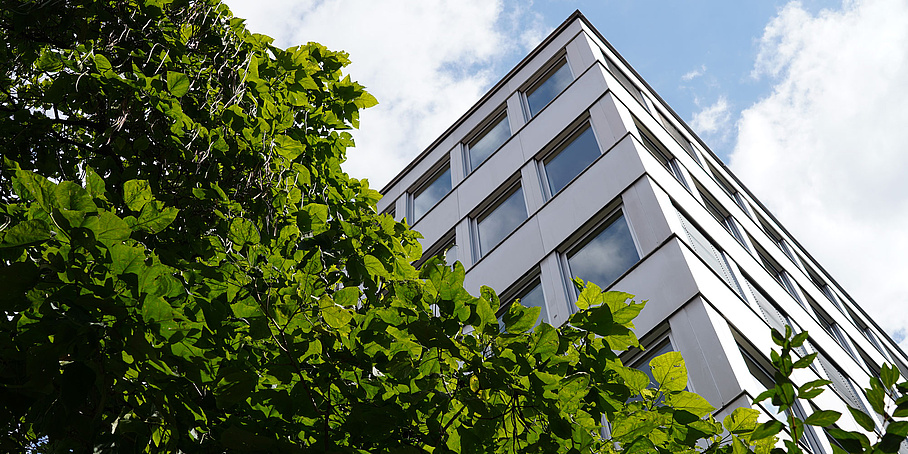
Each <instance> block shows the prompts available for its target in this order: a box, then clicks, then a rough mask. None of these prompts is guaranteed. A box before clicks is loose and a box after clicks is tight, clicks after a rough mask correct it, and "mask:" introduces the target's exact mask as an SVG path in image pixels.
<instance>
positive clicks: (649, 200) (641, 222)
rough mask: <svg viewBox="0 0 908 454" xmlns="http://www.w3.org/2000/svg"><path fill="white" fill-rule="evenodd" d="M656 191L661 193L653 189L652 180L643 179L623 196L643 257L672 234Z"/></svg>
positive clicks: (625, 210)
mask: <svg viewBox="0 0 908 454" xmlns="http://www.w3.org/2000/svg"><path fill="white" fill-rule="evenodd" d="M655 191H659V192H661V190H659V189H658V188H654V187H653V185H652V180H650V179H649V178H641V179H639V180H637V181H636V182H635V183H634V184H633V185H632V186H631V187H630V188H628V189H627V190H626V191H624V193H622V194H621V202H622V207H623V208H624V214H625V216H626V217H627V220H628V223H629V224H630V226H631V231H632V232H633V233H634V238H635V239H636V241H637V246H638V247H639V249H640V255H641V256H645V255H646V254H649V253H650V252H651V251H653V250H654V249H656V247H658V246H659V245H660V244H661V243H662V242H663V241H665V240H666V239H667V238H668V237H669V235H671V234H672V230H671V227H670V226H669V225H668V223H667V222H666V217H665V213H664V212H663V210H662V206H661V203H660V200H659V198H657V197H656V193H655Z"/></svg>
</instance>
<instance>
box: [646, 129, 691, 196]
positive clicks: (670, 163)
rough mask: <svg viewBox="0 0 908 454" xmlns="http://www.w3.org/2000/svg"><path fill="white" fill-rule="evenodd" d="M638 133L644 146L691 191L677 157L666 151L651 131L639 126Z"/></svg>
mask: <svg viewBox="0 0 908 454" xmlns="http://www.w3.org/2000/svg"><path fill="white" fill-rule="evenodd" d="M637 131H638V132H639V133H640V139H641V140H642V141H643V146H644V147H645V148H646V149H647V150H648V151H649V152H650V154H652V155H653V157H655V158H656V160H657V161H659V162H660V163H661V164H662V166H663V167H665V168H666V169H667V170H668V171H669V172H671V174H672V175H673V176H674V177H675V179H676V180H678V181H679V182H680V183H681V184H683V185H684V187H685V188H687V190H688V191H689V190H690V187H689V186H688V185H687V180H685V179H684V173H682V172H681V164H679V163H678V161H677V160H676V159H675V157H674V156H672V155H671V153H669V152H668V151H666V150H665V147H664V146H663V145H662V144H661V143H660V142H659V141H658V140H657V139H656V138H654V137H652V136H650V134H649V131H645V130H644V129H643V128H642V127H640V126H639V125H638V126H637Z"/></svg>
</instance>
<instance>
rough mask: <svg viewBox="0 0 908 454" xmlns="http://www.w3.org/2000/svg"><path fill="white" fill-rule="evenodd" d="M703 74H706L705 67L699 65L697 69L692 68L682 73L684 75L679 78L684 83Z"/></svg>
mask: <svg viewBox="0 0 908 454" xmlns="http://www.w3.org/2000/svg"><path fill="white" fill-rule="evenodd" d="M705 73H706V65H700V67H699V68H694V69H692V70H690V71H688V72H686V73H684V75H682V76H681V80H683V81H685V82H690V81H692V80H694V79H695V78H697V77H700V76H702V75H703V74H705Z"/></svg>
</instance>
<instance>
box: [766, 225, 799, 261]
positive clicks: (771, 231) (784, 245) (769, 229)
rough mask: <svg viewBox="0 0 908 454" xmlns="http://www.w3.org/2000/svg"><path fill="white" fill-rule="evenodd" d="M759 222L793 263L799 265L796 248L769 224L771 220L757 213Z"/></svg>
mask: <svg viewBox="0 0 908 454" xmlns="http://www.w3.org/2000/svg"><path fill="white" fill-rule="evenodd" d="M757 222H758V223H759V224H760V227H762V228H763V231H764V232H766V235H768V236H769V238H771V239H772V241H773V242H775V243H776V245H777V246H779V249H781V250H782V252H783V253H785V255H787V256H788V258H789V259H791V263H794V264H795V265H796V266H797V265H798V260H797V259H796V258H795V253H794V250H793V249H792V248H791V246H789V245H788V241H786V240H785V238H783V237H782V235H781V234H779V232H778V231H777V230H776V229H774V228H773V227H772V226H771V225H769V222H767V221H766V219H763V216H760V215H759V214H757Z"/></svg>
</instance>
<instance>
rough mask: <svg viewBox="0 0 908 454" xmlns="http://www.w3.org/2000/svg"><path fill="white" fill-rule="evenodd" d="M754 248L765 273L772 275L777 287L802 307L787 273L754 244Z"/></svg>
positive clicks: (802, 302) (802, 304) (802, 303)
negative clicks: (782, 289) (780, 287)
mask: <svg viewBox="0 0 908 454" xmlns="http://www.w3.org/2000/svg"><path fill="white" fill-rule="evenodd" d="M754 247H755V248H756V249H757V255H758V256H760V261H761V262H762V263H763V267H764V268H766V271H768V272H769V274H770V275H772V277H773V279H775V280H776V282H778V283H779V285H781V286H782V288H784V289H785V291H786V292H788V294H789V295H791V297H792V298H794V299H795V301H797V302H798V304H800V305H801V306H804V301H802V300H801V297H800V296H799V295H798V291H797V289H796V288H795V284H794V281H792V279H791V276H790V275H789V274H788V271H785V270H784V269H783V268H782V266H781V265H779V264H778V262H776V261H775V260H773V259H772V258H771V257H769V254H767V253H766V251H764V250H763V249H761V248H760V246H757V245H756V243H754Z"/></svg>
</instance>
